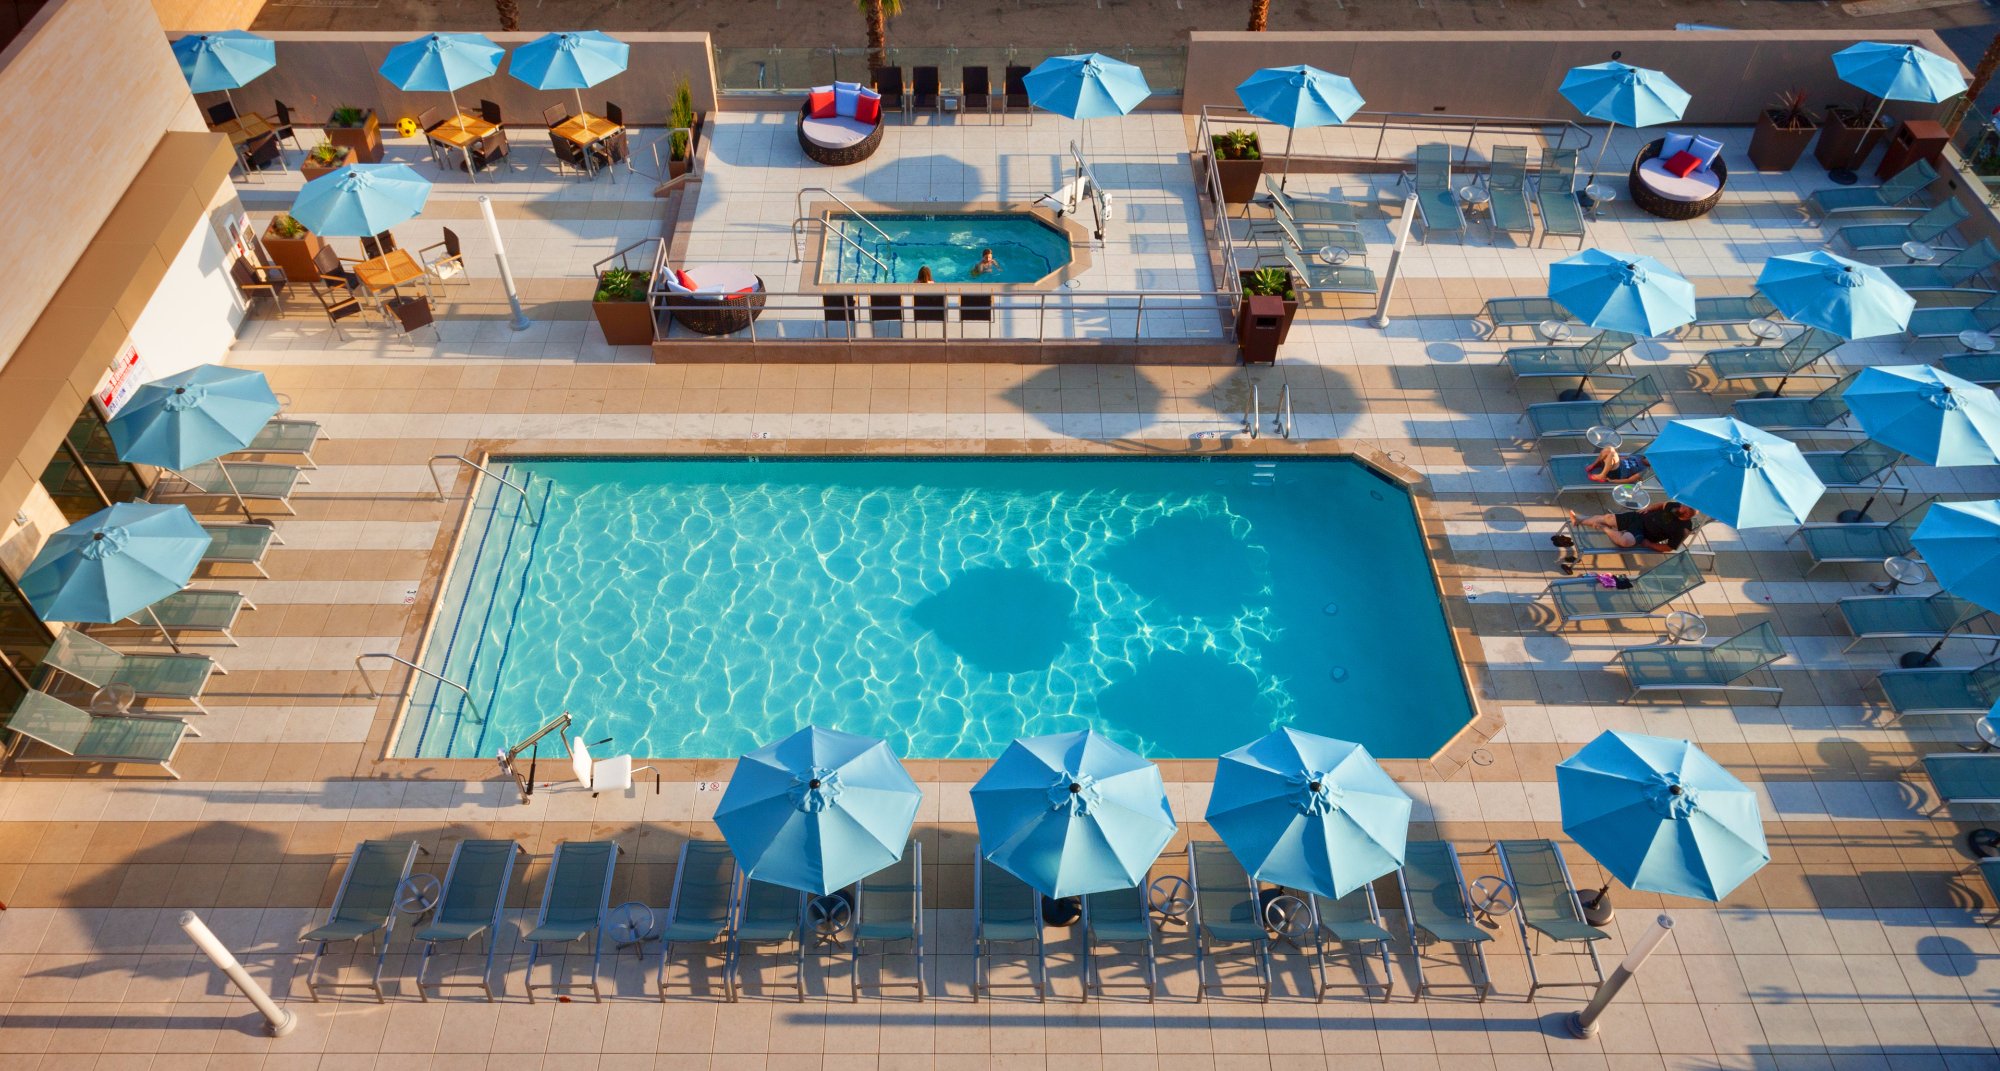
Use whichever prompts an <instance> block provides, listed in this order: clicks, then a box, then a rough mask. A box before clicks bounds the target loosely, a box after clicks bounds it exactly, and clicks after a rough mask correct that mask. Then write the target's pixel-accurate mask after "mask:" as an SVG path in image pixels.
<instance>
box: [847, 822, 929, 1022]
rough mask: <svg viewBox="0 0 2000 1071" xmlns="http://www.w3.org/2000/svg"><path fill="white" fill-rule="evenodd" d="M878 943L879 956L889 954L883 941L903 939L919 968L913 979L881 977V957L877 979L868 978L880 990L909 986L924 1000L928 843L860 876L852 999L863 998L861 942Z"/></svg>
mask: <svg viewBox="0 0 2000 1071" xmlns="http://www.w3.org/2000/svg"><path fill="white" fill-rule="evenodd" d="M871 941H872V942H874V943H875V945H876V947H877V952H876V955H877V956H878V957H882V956H887V955H888V952H887V951H885V950H883V946H886V945H891V944H895V943H897V942H899V941H900V942H903V943H905V944H907V945H909V946H910V951H911V952H912V953H913V954H914V955H915V956H916V959H917V969H916V973H915V974H914V975H913V976H912V980H911V981H907V982H889V981H884V980H883V979H882V974H883V972H882V965H881V964H880V963H879V962H878V964H877V966H876V969H875V981H873V982H870V983H865V985H866V987H867V988H870V989H873V990H875V991H876V992H878V993H879V992H881V991H882V990H885V989H900V988H904V987H907V988H910V989H914V990H916V991H917V999H918V1000H922V999H924V846H923V844H922V843H921V842H918V841H915V840H912V841H910V843H909V845H908V846H907V847H905V848H904V849H903V857H902V858H901V859H898V860H897V861H895V862H894V863H891V864H889V865H888V866H886V867H883V868H882V869H881V870H878V871H876V872H875V873H873V874H870V875H868V876H867V877H865V878H862V879H861V880H860V882H858V883H856V885H855V886H854V935H853V938H852V940H850V941H849V942H848V945H847V950H848V961H847V970H848V990H847V991H848V999H849V1000H853V1001H858V1000H860V999H861V990H862V988H863V985H864V983H863V982H862V981H861V953H862V945H863V944H864V943H867V942H871Z"/></svg>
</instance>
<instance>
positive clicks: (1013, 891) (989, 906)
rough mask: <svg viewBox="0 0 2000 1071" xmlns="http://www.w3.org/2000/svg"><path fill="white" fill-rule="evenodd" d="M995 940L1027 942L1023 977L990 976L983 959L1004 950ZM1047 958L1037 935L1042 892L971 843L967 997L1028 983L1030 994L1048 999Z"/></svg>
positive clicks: (1016, 943) (976, 998)
mask: <svg viewBox="0 0 2000 1071" xmlns="http://www.w3.org/2000/svg"><path fill="white" fill-rule="evenodd" d="M997 945H1008V946H1014V947H1016V948H1020V949H1022V955H1023V956H1024V957H1025V955H1026V948H1027V947H1030V946H1032V948H1033V949H1034V958H1033V959H1032V960H1028V962H1027V967H1028V980H1027V981H1025V982H994V981H993V980H992V979H991V978H990V977H989V975H991V974H992V969H991V967H990V965H989V964H988V961H989V960H991V959H992V958H993V957H994V956H996V955H1005V954H1006V950H1005V949H1000V948H996V947H995V946H997ZM1048 982H1049V960H1048V951H1047V946H1046V944H1045V943H1044V941H1043V937H1042V896H1041V894H1040V893H1038V892H1036V891H1035V890H1034V889H1032V888H1030V887H1029V886H1028V883H1027V882H1025V881H1022V880H1021V879H1020V878H1017V877H1015V876H1014V875H1012V874H1010V873H1008V872H1007V871H1006V870H1004V869H1002V868H1000V867H997V866H994V865H993V864H991V863H989V862H987V861H986V860H985V858H984V857H983V855H982V853H980V852H979V851H978V850H977V849H975V850H974V851H973V855H972V1000H973V1002H974V1003H978V1001H979V995H980V994H981V993H992V992H994V991H995V990H999V989H1032V990H1034V991H1035V999H1036V1000H1038V1001H1041V1002H1043V1003H1047V1002H1048V999H1049V987H1048Z"/></svg>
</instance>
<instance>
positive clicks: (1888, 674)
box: [1875, 659, 2000, 714]
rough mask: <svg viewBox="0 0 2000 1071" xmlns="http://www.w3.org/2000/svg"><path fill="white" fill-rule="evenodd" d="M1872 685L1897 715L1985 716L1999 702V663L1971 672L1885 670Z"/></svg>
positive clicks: (1939, 668) (1941, 668)
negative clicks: (1876, 686) (1880, 691)
mask: <svg viewBox="0 0 2000 1071" xmlns="http://www.w3.org/2000/svg"><path fill="white" fill-rule="evenodd" d="M1875 683H1876V684H1878V685H1880V686H1881V687H1882V694H1883V695H1885V696H1887V697H1888V699H1889V706H1890V708H1891V709H1893V710H1894V711H1895V712H1896V713H1898V714H1984V713H1986V712H1987V711H1988V710H1991V709H1992V708H1993V704H1994V703H1996V702H2000V659H1996V660H1994V661H1992V662H1988V663H1986V664H1985V665H1983V666H1974V667H1972V668H1971V669H1963V668H1959V667H1955V666H1932V667H1929V668H1925V669H1885V670H1883V671H1882V672H1881V674H1880V675H1878V676H1877V677H1876V678H1875Z"/></svg>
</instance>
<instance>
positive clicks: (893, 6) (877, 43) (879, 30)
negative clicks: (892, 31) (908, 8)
mask: <svg viewBox="0 0 2000 1071" xmlns="http://www.w3.org/2000/svg"><path fill="white" fill-rule="evenodd" d="M855 3H856V5H857V6H858V7H860V8H861V14H862V16H863V17H865V18H867V20H868V66H870V67H886V66H888V65H889V20H890V19H893V18H895V17H896V16H898V15H900V14H902V13H903V0H855Z"/></svg>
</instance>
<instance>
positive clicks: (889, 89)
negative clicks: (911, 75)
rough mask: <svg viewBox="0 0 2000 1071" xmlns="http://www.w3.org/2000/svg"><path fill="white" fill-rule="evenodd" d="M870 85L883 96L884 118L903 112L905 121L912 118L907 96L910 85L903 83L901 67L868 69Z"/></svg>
mask: <svg viewBox="0 0 2000 1071" xmlns="http://www.w3.org/2000/svg"><path fill="white" fill-rule="evenodd" d="M868 84H869V86H870V87H872V88H873V89H874V90H875V92H877V93H880V94H881V95H882V118H884V119H887V118H888V117H889V113H890V112H901V113H902V114H903V118H905V119H908V118H909V117H910V104H909V97H908V96H907V95H906V93H907V90H908V89H909V85H908V83H905V82H904V81H903V68H902V67H901V66H896V67H870V68H868Z"/></svg>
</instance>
